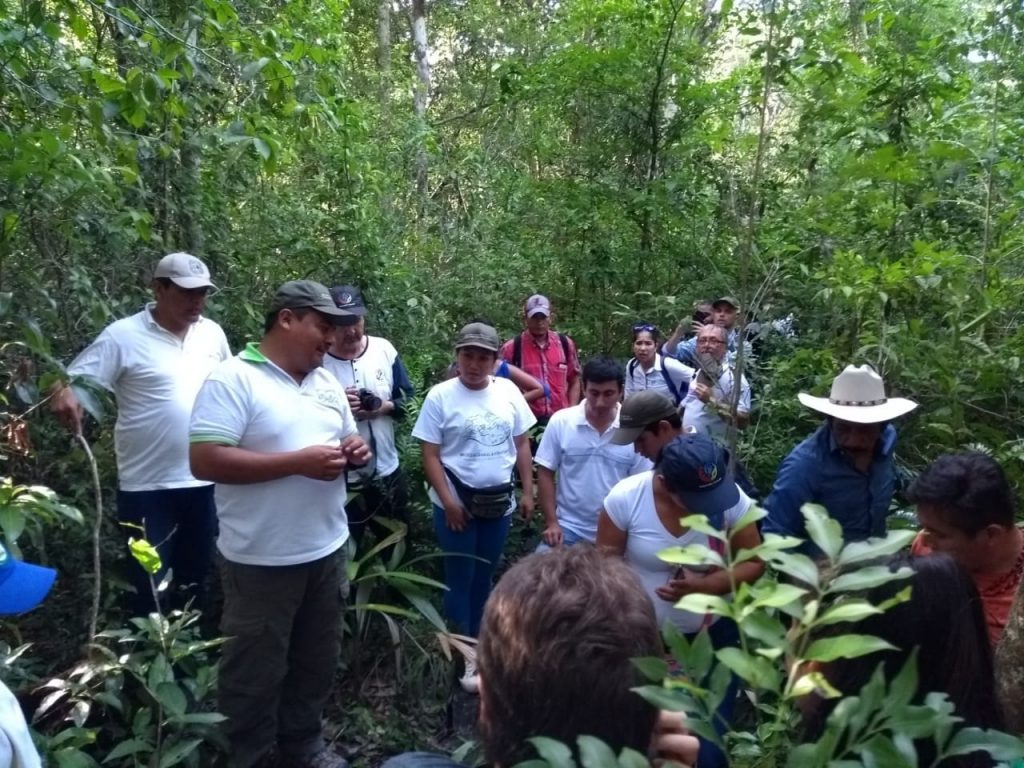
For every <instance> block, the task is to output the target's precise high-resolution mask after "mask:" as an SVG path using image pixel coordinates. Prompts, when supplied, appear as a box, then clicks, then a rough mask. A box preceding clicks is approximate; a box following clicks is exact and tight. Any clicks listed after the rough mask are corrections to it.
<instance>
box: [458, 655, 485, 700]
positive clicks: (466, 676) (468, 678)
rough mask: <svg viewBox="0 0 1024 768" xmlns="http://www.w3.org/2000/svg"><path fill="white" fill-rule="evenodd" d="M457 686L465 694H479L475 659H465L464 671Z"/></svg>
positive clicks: (478, 676) (478, 678)
mask: <svg viewBox="0 0 1024 768" xmlns="http://www.w3.org/2000/svg"><path fill="white" fill-rule="evenodd" d="M459 685H461V686H462V690H464V691H465V692H466V693H480V675H478V674H477V672H476V659H466V671H465V672H464V673H463V674H462V677H460V678H459Z"/></svg>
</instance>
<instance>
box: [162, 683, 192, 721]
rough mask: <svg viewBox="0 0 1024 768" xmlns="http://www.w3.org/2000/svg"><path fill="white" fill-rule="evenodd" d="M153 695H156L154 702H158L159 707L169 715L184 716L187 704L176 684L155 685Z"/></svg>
mask: <svg viewBox="0 0 1024 768" xmlns="http://www.w3.org/2000/svg"><path fill="white" fill-rule="evenodd" d="M154 693H155V694H156V700H157V701H159V702H160V705H161V706H162V707H163V708H164V709H165V710H167V712H169V713H170V714H171V715H176V716H180V715H183V714H185V708H186V707H187V706H188V702H187V701H186V699H185V694H184V692H183V691H182V690H181V688H180V687H179V686H178V684H177V683H172V682H163V683H160V684H159V685H157V687H156V690H155V691H154Z"/></svg>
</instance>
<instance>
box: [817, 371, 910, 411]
mask: <svg viewBox="0 0 1024 768" xmlns="http://www.w3.org/2000/svg"><path fill="white" fill-rule="evenodd" d="M797 398H799V400H800V402H801V403H803V404H804V405H806V406H807V407H808V408H810V409H812V410H815V411H818V412H819V413H824V414H825V415H827V416H835V417H836V418H837V419H841V420H842V421H852V422H854V423H855V424H878V423H879V422H882V421H889V420H890V419H895V418H896V417H897V416H902V415H904V414H906V413H910V412H911V411H912V410H914V409H915V408H917V403H915V402H914V401H913V400H907V399H906V398H903V397H886V396H885V383H884V382H883V381H882V377H881V376H879V375H878V374H877V373H876V372H875V370H874V369H873V368H872V367H871V366H870V365H861V366H859V367H858V366H855V365H848V366H846V368H845V370H843V372H842V373H840V374H839V375H838V376H836V377H835V378H834V379H833V380H832V391H831V392H830V393H829V396H828V397H813V396H811V395H808V394H807V393H806V392H801V393H800V394H799V395H797Z"/></svg>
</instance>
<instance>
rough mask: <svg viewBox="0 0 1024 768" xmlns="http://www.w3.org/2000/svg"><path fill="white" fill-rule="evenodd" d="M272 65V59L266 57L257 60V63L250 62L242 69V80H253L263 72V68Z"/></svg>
mask: <svg viewBox="0 0 1024 768" xmlns="http://www.w3.org/2000/svg"><path fill="white" fill-rule="evenodd" d="M269 63H270V59H269V58H267V57H266V56H263V57H262V58H259V59H257V60H256V61H250V62H249V63H248V64H246V65H245V66H244V67H242V79H243V80H252V79H253V78H254V77H256V75H258V74H259V73H260V72H262V71H263V68H264V67H265V66H267V64H269Z"/></svg>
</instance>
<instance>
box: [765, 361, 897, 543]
mask: <svg viewBox="0 0 1024 768" xmlns="http://www.w3.org/2000/svg"><path fill="white" fill-rule="evenodd" d="M798 397H799V399H800V402H801V403H803V404H804V405H806V406H807V407H808V408H810V409H811V410H814V411H818V412H819V413H823V414H825V416H826V417H828V418H827V419H826V421H825V423H824V424H822V425H821V426H820V427H818V429H817V430H816V431H815V432H814V433H813V434H812V435H811V436H810V437H808V438H807V439H806V440H804V441H803V442H802V443H800V444H799V445H798V446H797V447H796V448H794V449H793V451H792V452H791V453H790V454H789V456H787V457H786V458H785V460H784V461H783V462H782V466H780V467H779V473H778V475H777V477H776V478H775V486H774V488H772V492H771V495H769V496H768V498H767V499H766V500H765V503H764V506H765V508H766V509H767V510H768V517H767V518H765V521H764V532H765V533H778V534H782V535H784V536H797V537H799V538H801V539H804V540H805V541H804V544H803V545H802V546H801V547H800V549H799V551H801V552H803V553H804V554H808V555H811V556H818V555H820V554H821V552H820V551H819V550H818V549H817V547H815V546H814V544H813V543H811V542H810V541H809V540H807V532H806V529H805V527H804V518H803V515H802V514H800V507H802V506H803V505H804V504H807V503H812V504H821V505H822V506H823V507H825V509H827V510H828V513H829V515H830V516H831V517H832V518H833V519H834V520H835V521H836V522H838V523H839V525H840V526H841V527H842V529H843V539H844V540H845V541H847V542H850V541H862V540H864V539H867V538H869V537H872V536H881V535H883V534H884V533H885V518H886V516H887V515H888V514H889V503H890V502H891V501H892V495H893V493H894V492H895V490H896V468H895V462H894V458H893V450H894V448H895V445H896V429H895V428H894V427H893V426H892V424H890V423H889V422H890V421H892V420H893V419H895V418H897V417H899V416H903V415H904V414H907V413H910V411H912V410H914V409H915V408H916V407H917V403H915V402H913V401H911V400H906V399H904V398H901V397H888V398H887V397H886V396H885V384H884V382H883V381H882V377H881V376H879V375H878V374H877V373H876V372H875V371H874V369H872V368H871V367H870V366H867V365H862V366H859V367H857V366H853V365H848V366H846V369H845V370H844V371H843V372H842V373H841V374H839V375H838V376H837V377H836V378H835V379H834V380H833V381H832V390H831V392H830V393H829V396H828V397H812V396H811V395H808V394H807V393H805V392H801V393H800V394H799V395H798Z"/></svg>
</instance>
